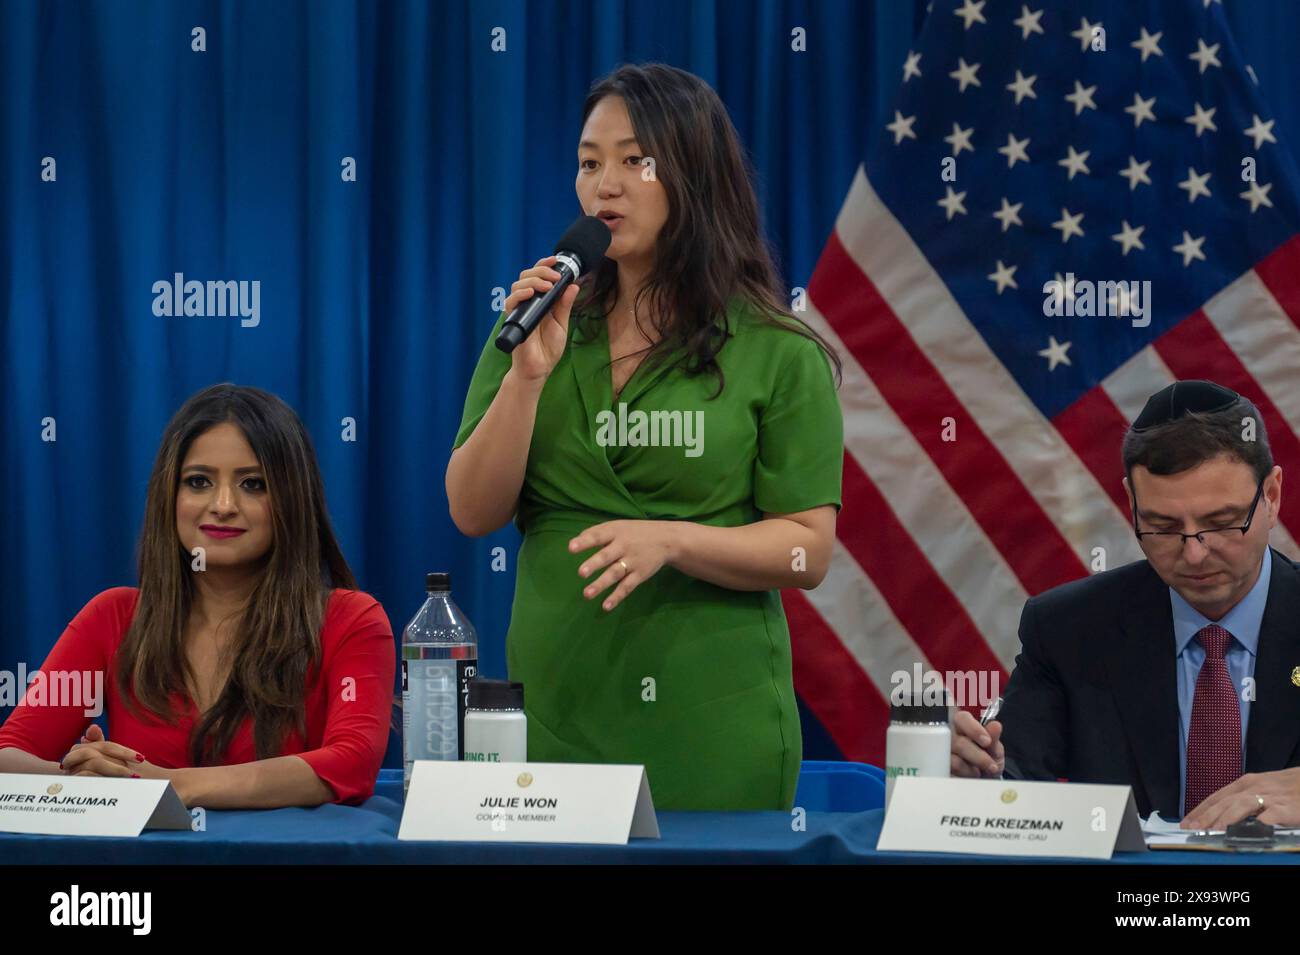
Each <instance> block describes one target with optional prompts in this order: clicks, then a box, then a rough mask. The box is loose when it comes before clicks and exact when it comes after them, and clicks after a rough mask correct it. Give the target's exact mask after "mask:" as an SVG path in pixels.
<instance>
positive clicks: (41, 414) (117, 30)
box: [0, 0, 1300, 765]
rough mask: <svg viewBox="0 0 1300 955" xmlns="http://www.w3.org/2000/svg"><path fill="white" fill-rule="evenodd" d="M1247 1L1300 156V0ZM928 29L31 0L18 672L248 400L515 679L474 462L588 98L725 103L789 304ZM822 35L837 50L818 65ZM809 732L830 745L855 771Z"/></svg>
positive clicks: (8, 6)
mask: <svg viewBox="0 0 1300 955" xmlns="http://www.w3.org/2000/svg"><path fill="white" fill-rule="evenodd" d="M992 2H994V3H1002V2H1009V0H992ZM1056 5H1057V4H1056V3H1055V2H1054V0H1038V2H1035V3H1034V4H1032V6H1034V7H1036V8H1037V7H1041V6H1049V7H1052V6H1056ZM947 6H948V4H946V3H944V2H943V0H941V2H940V3H939V4H938V7H937V9H938V8H942V10H944V11H946V8H947ZM1086 6H1087V5H1086V3H1084V4H1082V5H1081V6H1080V4H1073V5H1071V7H1070V9H1071V10H1073V9H1075V8H1076V7H1078V8H1079V9H1081V10H1082V12H1086ZM1226 7H1227V13H1228V17H1229V19H1230V21H1231V22H1232V24H1233V26H1234V29H1235V30H1236V32H1237V39H1238V42H1239V43H1240V44H1241V46H1242V48H1243V49H1244V50H1245V51H1246V54H1247V57H1248V59H1249V61H1250V62H1251V63H1252V65H1253V66H1254V68H1255V71H1256V73H1257V75H1258V77H1259V82H1260V84H1261V87H1262V88H1263V90H1264V94H1265V96H1266V98H1267V99H1268V101H1269V102H1270V103H1271V104H1272V106H1273V108H1274V110H1275V111H1276V112H1277V115H1278V117H1279V126H1280V127H1281V131H1282V132H1284V134H1285V135H1286V136H1288V137H1290V140H1291V141H1292V142H1295V141H1298V140H1300V100H1298V97H1300V93H1298V92H1297V91H1298V90H1300V63H1297V60H1296V59H1295V57H1294V51H1293V41H1294V37H1295V36H1296V35H1297V27H1298V26H1300V8H1298V6H1297V4H1296V3H1294V2H1291V0H1254V2H1248V0H1235V2H1231V3H1228V4H1226ZM925 8H926V4H925V3H924V2H923V0H878V2H849V0H810V2H793V0H791V2H782V0H749V2H743V0H734V2H733V0H656V2H644V0H631V2H622V0H571V2H558V0H557V2H547V0H532V2H522V0H520V2H504V0H503V2H492V0H455V2H438V3H420V2H406V3H399V2H374V3H371V2H348V0H318V2H281V0H276V2H270V0H257V2H225V3H218V2H206V3H204V2H173V0H165V2H163V0H159V2H150V3H145V2H124V0H111V2H63V0H47V2H36V0H0V12H2V13H3V17H2V19H0V78H2V79H3V90H2V91H0V318H2V320H3V352H2V353H0V401H3V408H2V409H0V441H2V442H3V443H2V445H0V450H2V452H3V470H2V472H0V501H3V504H4V516H3V527H4V540H3V546H0V586H2V587H3V591H2V593H3V599H4V610H3V622H2V623H0V628H2V629H0V669H8V670H11V671H13V670H16V669H17V666H18V663H19V662H20V661H22V662H23V663H24V664H25V665H26V666H27V667H28V668H29V669H34V668H35V667H36V666H38V665H39V663H40V662H41V661H42V660H43V659H44V657H45V654H46V653H47V652H48V650H49V648H50V646H51V645H52V644H53V642H54V640H55V639H56V638H57V637H58V635H59V633H60V632H61V631H62V629H63V627H64V626H65V625H66V623H67V621H68V620H69V619H71V617H72V616H73V615H74V614H75V613H76V612H77V611H78V610H79V609H80V608H81V607H82V605H83V604H85V602H86V601H87V600H89V599H90V598H91V597H92V596H94V595H95V594H96V593H98V592H99V591H100V590H103V589H105V588H107V587H111V586H115V585H119V584H134V583H135V562H134V550H135V541H136V536H137V532H138V528H139V524H140V519H141V510H142V506H143V501H144V492H145V483H146V479H147V476H148V473H149V469H150V466H151V464H152V461H153V457H154V454H155V451H156V449H157V444H158V440H159V438H160V435H161V432H162V429H163V427H164V425H165V423H166V421H167V420H168V418H169V417H170V416H171V415H172V413H173V412H174V411H175V410H176V409H177V408H178V407H179V405H180V404H181V403H182V402H183V401H184V399H185V398H186V397H187V396H188V395H190V394H192V393H193V392H195V391H197V390H199V389H200V388H202V387H204V386H206V385H209V384H212V383H214V382H217V381H223V380H231V381H235V382H238V383H240V384H249V385H256V386H259V387H262V388H266V389H268V390H270V391H273V392H275V393H277V394H279V395H280V396H281V397H283V398H284V399H285V400H286V401H288V402H289V403H290V404H291V405H292V406H293V407H294V408H295V409H297V411H298V413H299V414H300V415H301V416H302V418H303V420H304V421H305V422H306V424H307V426H308V428H309V429H310V431H311V433H312V436H313V439H314V441H315V443H316V449H317V453H318V455H319V458H320V462H321V466H322V468H323V471H324V476H325V485H326V492H327V495H328V500H329V505H330V510H331V512H332V515H333V518H334V521H335V526H336V529H337V531H338V533H339V535H340V537H341V539H342V543H343V548H344V551H345V553H346V555H347V557H348V559H349V561H350V562H351V564H352V567H353V569H354V570H355V571H356V573H357V576H358V578H359V581H360V585H361V587H362V588H363V589H365V590H367V591H369V592H370V593H372V594H374V595H375V596H376V597H377V598H378V599H379V600H380V601H381V602H382V603H383V605H384V607H385V608H386V609H387V611H388V614H389V618H390V620H391V622H392V625H393V629H394V632H395V633H400V631H401V628H402V627H403V625H404V624H405V622H406V620H407V619H408V618H409V617H410V616H411V614H412V613H413V612H414V611H415V609H416V607H417V606H418V605H419V603H420V601H421V600H422V598H423V590H422V586H423V575H424V573H425V572H426V571H429V570H443V571H450V572H451V573H452V575H453V590H454V595H455V598H456V600H457V601H458V603H459V604H460V605H461V606H462V607H463V608H464V609H465V611H466V612H467V613H468V615H469V616H470V619H472V620H473V621H474V622H475V624H476V625H477V627H478V629H479V635H480V641H481V654H480V658H481V663H482V667H483V670H484V672H485V673H487V674H488V675H493V676H503V675H504V674H505V653H504V639H505V632H506V627H507V625H508V621H509V609H510V601H511V596H512V593H513V585H514V566H513V561H514V555H515V552H516V548H517V543H518V540H517V536H516V534H515V532H514V529H513V528H507V529H505V530H503V531H501V532H499V533H497V534H494V535H492V536H490V537H488V538H485V539H482V540H469V539H467V538H465V537H463V536H461V535H460V534H459V533H458V532H457V530H456V528H455V527H454V525H453V524H452V523H451V521H450V519H449V517H448V515H447V502H446V496H445V493H444V490H443V472H444V469H445V466H446V461H447V456H448V453H449V451H450V447H451V443H452V439H453V436H454V434H455V431H456V426H457V424H458V423H459V420H460V413H461V406H462V401H463V397H464V394H465V390H466V387H467V385H468V382H469V377H470V374H471V372H472V370H473V367H474V362H475V360H476V358H477V356H478V353H479V350H480V349H481V348H482V345H483V342H484V339H485V336H486V335H487V333H488V331H489V330H490V328H491V326H492V324H493V322H494V319H495V317H496V315H495V313H494V312H493V311H492V302H493V296H494V290H495V289H497V288H501V287H508V286H509V284H510V282H512V281H513V280H514V278H515V277H516V276H517V274H518V272H519V270H520V269H521V268H524V267H525V266H527V265H530V264H531V263H532V262H533V261H535V260H536V259H537V258H538V257H539V256H541V255H542V254H545V253H546V252H547V251H549V249H550V247H551V245H552V244H553V243H554V241H555V239H556V238H557V237H558V235H559V233H560V232H561V231H562V229H563V227H564V226H565V225H566V224H567V223H568V222H569V221H570V220H571V219H572V218H573V217H574V216H575V215H576V214H577V213H578V211H579V209H578V205H577V200H576V198H575V196H574V192H573V180H574V174H575V171H576V158H575V152H576V143H577V138H578V132H579V118H580V109H581V104H582V99H583V96H584V93H585V91H586V89H587V87H588V86H589V84H590V83H591V82H592V81H593V80H594V79H595V78H597V77H599V76H601V75H602V74H604V73H606V72H607V71H609V70H610V69H612V68H613V67H615V66H617V65H618V64H619V63H621V62H641V61H647V60H661V61H666V62H669V63H672V64H674V65H677V66H680V67H682V68H684V69H688V70H691V71H692V72H694V73H697V74H699V75H700V76H702V77H703V78H704V79H705V80H707V81H708V82H709V83H710V84H712V85H713V86H714V88H715V89H717V91H718V92H719V94H720V95H721V97H722V99H723V101H724V102H725V103H726V104H727V106H728V108H729V109H730V112H731V116H732V119H733V120H734V122H735V124H736V127H737V128H738V130H739V131H740V134H741V137H742V139H743V140H744V143H745V144H746V146H747V148H748V150H749V152H750V154H751V157H752V159H753V162H754V165H755V168H756V170H757V174H758V189H759V195H760V199H761V202H762V207H763V210H764V214H765V217H766V227H767V231H768V234H769V236H770V238H771V239H772V242H773V244H774V246H775V248H776V250H777V251H778V254H779V258H780V263H781V266H782V268H783V271H784V275H785V278H786V281H787V283H788V284H789V285H791V286H796V285H806V283H807V279H808V277H809V275H810V274H811V272H812V269H813V267H814V265H815V263H816V260H817V256H818V254H819V252H820V250H821V248H822V246H823V244H824V242H825V240H826V237H827V235H828V234H829V232H830V230H831V228H832V225H833V223H834V219H835V216H836V213H837V212H838V210H839V206H840V203H841V201H842V199H843V197H844V194H845V192H846V190H847V187H848V184H849V181H850V179H851V177H852V174H853V171H854V169H855V168H856V166H857V164H858V162H859V159H860V157H861V155H862V154H863V152H864V146H865V144H866V142H867V140H868V136H869V134H870V131H871V130H873V129H876V128H877V127H878V126H879V124H880V123H881V122H883V121H884V119H883V117H887V115H888V114H887V113H886V110H887V108H888V107H889V105H890V102H891V99H892V97H893V94H894V92H895V90H896V88H897V85H898V81H899V78H900V69H901V65H902V62H903V59H904V56H905V55H906V53H907V50H908V47H909V45H910V43H911V41H912V39H913V38H914V36H915V35H916V33H917V31H918V30H919V27H920V24H921V22H922V20H923V19H924V17H925V16H926V9H925ZM195 27H202V28H203V29H204V31H205V33H206V36H205V40H206V50H205V51H203V52H196V51H195V50H193V49H192V46H193V43H194V41H193V38H192V30H193V29H194V28H195ZM797 27H802V28H803V29H804V30H805V31H806V46H807V49H806V52H794V51H793V50H792V49H791V31H792V30H794V29H795V28H797ZM498 31H504V33H503V34H502V33H500V32H498ZM502 38H503V39H504V44H505V49H504V50H500V51H497V50H494V49H493V43H494V39H496V40H498V41H500V40H501V39H502ZM46 157H52V158H53V159H54V161H55V162H56V164H57V166H56V171H57V179H56V180H55V181H53V182H46V181H42V176H41V173H42V169H43V168H48V167H47V166H44V165H43V164H44V161H45V158H46ZM345 157H352V158H353V159H354V160H355V162H356V170H357V176H356V181H355V182H345V181H343V179H342V176H341V170H342V165H341V164H342V163H343V161H344V159H345ZM178 272H179V273H183V274H184V276H185V277H186V278H187V279H198V280H201V281H207V280H246V281H253V280H257V281H259V282H260V290H261V300H260V316H259V318H260V321H259V324H258V325H256V326H255V327H244V326H243V325H242V324H241V322H240V320H239V318H228V317H227V318H220V317H218V318H211V317H202V318H200V317H157V316H155V315H154V314H153V310H152V305H153V299H154V293H153V291H152V287H153V284H154V283H155V282H157V281H161V280H166V281H171V280H172V278H173V275H174V274H175V273H178ZM345 418H351V419H354V420H355V423H356V440H355V441H352V442H349V441H344V440H343V431H344V424H343V421H344V419H345ZM46 419H53V421H54V425H55V428H56V429H57V430H56V432H55V433H56V436H57V440H55V441H46V440H43V438H42V433H43V430H44V429H45V427H46ZM495 548H503V549H504V554H505V569H504V570H501V571H495V570H493V553H494V549H495ZM576 593H577V590H576V587H575V595H576ZM556 639H581V634H556ZM6 714H7V710H4V709H0V718H2V717H3V716H4V715H6ZM803 716H804V721H805V736H806V741H805V746H806V756H807V757H809V758H816V757H819V756H820V757H828V756H835V755H837V754H836V753H835V751H834V747H833V746H832V745H831V744H830V742H829V740H828V739H827V737H826V736H825V734H824V733H823V732H822V731H821V729H820V727H818V726H817V724H816V723H815V721H814V720H813V719H812V717H811V716H810V715H809V714H808V713H807V712H806V711H805V712H804V713H803ZM388 764H389V765H397V764H398V756H397V749H396V747H395V746H390V751H389V758H388Z"/></svg>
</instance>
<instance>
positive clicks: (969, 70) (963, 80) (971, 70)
mask: <svg viewBox="0 0 1300 955" xmlns="http://www.w3.org/2000/svg"><path fill="white" fill-rule="evenodd" d="M979 68H980V65H979V64H978V63H967V62H966V61H965V60H964V59H963V58H962V57H960V56H959V57H957V69H955V70H953V71H952V72H951V73H949V74H948V75H949V76H951V77H952V78H953V79H954V80H956V81H957V86H958V89H957V92H958V93H964V92H966V87H968V86H980V85H981V84H980V81H979V80H978V79H977V78H976V77H975V72H976V71H977V70H978V69H979Z"/></svg>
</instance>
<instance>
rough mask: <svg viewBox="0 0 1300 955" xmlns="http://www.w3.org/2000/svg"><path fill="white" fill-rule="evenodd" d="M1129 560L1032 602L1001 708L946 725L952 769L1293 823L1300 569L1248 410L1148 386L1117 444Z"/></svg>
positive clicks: (1223, 399) (1297, 816)
mask: <svg viewBox="0 0 1300 955" xmlns="http://www.w3.org/2000/svg"><path fill="white" fill-rule="evenodd" d="M1123 459H1124V472H1125V474H1126V475H1127V476H1126V478H1125V479H1124V487H1125V490H1126V491H1127V492H1128V497H1129V502H1130V505H1131V507H1132V512H1133V529H1134V533H1135V534H1137V537H1138V541H1139V543H1140V545H1141V547H1142V551H1143V553H1144V554H1145V555H1146V560H1142V561H1137V562H1135V563H1132V564H1128V565H1126V566H1124V567H1119V568H1117V569H1115V570H1111V571H1106V572H1103V573H1099V574H1097V575H1095V576H1093V577H1089V578H1086V579H1084V580H1078V581H1074V582H1072V583H1068V584H1064V585H1062V586H1060V587H1055V588H1053V589H1052V590H1049V591H1047V592H1046V593H1043V594H1040V595H1038V596H1036V597H1033V598H1031V599H1030V600H1029V601H1028V602H1027V603H1026V604H1025V608H1024V611H1023V612H1022V614H1021V618H1020V644H1021V648H1020V654H1019V656H1017V657H1016V667H1015V670H1014V672H1013V673H1012V674H1011V680H1010V682H1009V683H1008V685H1007V689H1006V694H1005V700H1004V702H1003V706H1002V710H1001V719H1000V721H996V720H995V721H993V722H990V723H989V724H988V725H987V726H983V727H982V726H980V725H979V723H978V721H977V720H975V718H974V717H972V716H971V715H970V714H969V713H966V712H961V713H959V714H958V716H957V718H956V720H955V721H954V727H953V728H954V733H953V748H952V752H953V755H952V770H953V774H954V775H957V776H983V777H998V776H1001V775H1003V774H1005V776H1006V777H1008V778H1014V779H1045V780H1054V779H1069V780H1071V781H1073V782H1088V783H1119V784H1127V785H1130V786H1132V787H1133V793H1134V797H1135V800H1136V802H1137V808H1138V812H1139V813H1140V814H1142V815H1143V816H1145V815H1147V814H1148V813H1150V812H1152V811H1153V810H1155V811H1158V812H1160V813H1161V814H1162V815H1164V816H1167V817H1179V816H1182V817H1185V821H1184V825H1188V826H1191V825H1195V826H1205V827H1214V828H1222V827H1223V826H1224V825H1226V824H1227V823H1229V822H1234V821H1236V820H1238V819H1241V818H1244V817H1245V816H1247V815H1257V816H1258V817H1259V819H1260V820H1261V821H1263V822H1268V823H1275V824H1286V825H1300V768H1297V769H1287V767H1300V567H1298V566H1297V565H1296V564H1294V563H1292V562H1291V561H1290V560H1288V559H1287V558H1286V557H1284V556H1283V555H1282V554H1280V553H1278V552H1277V551H1274V550H1272V549H1271V548H1270V547H1269V546H1268V535H1269V530H1270V529H1271V528H1272V527H1273V526H1274V525H1275V524H1276V523H1277V515H1278V508H1279V506H1280V504H1281V500H1282V469H1281V468H1280V467H1278V466H1276V465H1274V463H1273V457H1272V454H1271V452H1270V451H1269V446H1268V438H1267V435H1266V433H1265V430H1264V423H1263V420H1262V418H1261V417H1260V415H1259V412H1258V410H1257V409H1256V408H1255V406H1254V405H1253V404H1252V403H1251V402H1250V401H1249V400H1247V399H1245V398H1243V397H1241V396H1240V395H1237V394H1236V393H1235V392H1232V391H1229V390H1228V389H1226V388H1221V387H1220V386H1218V385H1215V384H1212V383H1210V382H1203V381H1186V382H1175V383H1174V384H1172V385H1170V386H1169V387H1167V388H1165V389H1163V390H1162V391H1160V392H1158V393H1157V394H1155V395H1153V396H1152V397H1151V398H1150V400H1148V402H1147V404H1146V407H1145V408H1144V409H1143V411H1142V413H1141V414H1140V415H1139V416H1138V419H1137V420H1136V421H1135V422H1133V425H1132V426H1131V427H1130V428H1129V431H1128V433H1127V434H1126V435H1125V438H1124V444H1123Z"/></svg>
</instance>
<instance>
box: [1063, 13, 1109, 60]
mask: <svg viewBox="0 0 1300 955" xmlns="http://www.w3.org/2000/svg"><path fill="white" fill-rule="evenodd" d="M1104 29H1105V27H1103V26H1102V25H1101V23H1089V22H1088V18H1087V17H1083V18H1081V19H1080V20H1079V29H1077V30H1073V31H1071V33H1070V36H1072V37H1077V38H1078V40H1079V49H1080V50H1081V51H1083V52H1084V53H1087V52H1088V44H1089V43H1091V42H1092V36H1093V34H1094V33H1095V32H1096V31H1098V30H1104Z"/></svg>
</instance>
